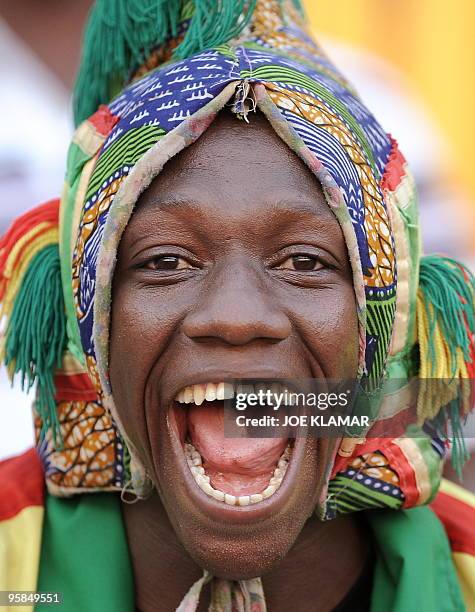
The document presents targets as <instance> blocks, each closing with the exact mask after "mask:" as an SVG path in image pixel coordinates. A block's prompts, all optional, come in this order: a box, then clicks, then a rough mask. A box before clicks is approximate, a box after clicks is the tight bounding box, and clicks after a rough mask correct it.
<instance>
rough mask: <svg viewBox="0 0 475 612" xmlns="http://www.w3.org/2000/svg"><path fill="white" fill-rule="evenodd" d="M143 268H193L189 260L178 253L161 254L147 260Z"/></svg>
mask: <svg viewBox="0 0 475 612" xmlns="http://www.w3.org/2000/svg"><path fill="white" fill-rule="evenodd" d="M144 268H146V269H147V270H157V271H166V272H168V271H174V270H192V269H194V268H195V266H193V265H192V264H191V263H190V262H189V261H187V260H186V259H185V258H183V257H178V255H161V256H160V257H154V258H153V259H152V260H150V261H148V262H147V263H146V264H145V265H144Z"/></svg>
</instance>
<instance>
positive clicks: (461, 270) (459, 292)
mask: <svg viewBox="0 0 475 612" xmlns="http://www.w3.org/2000/svg"><path fill="white" fill-rule="evenodd" d="M419 274H420V276H419V286H420V288H421V290H422V291H423V293H424V302H425V304H427V305H429V304H431V305H432V306H433V311H432V312H431V310H430V309H429V308H428V307H426V312H427V316H428V320H429V325H430V333H431V334H432V333H433V330H434V328H435V325H436V323H437V322H439V324H440V326H441V328H442V332H443V334H444V337H445V340H446V342H447V344H448V346H449V347H450V349H451V355H453V358H452V361H451V367H452V375H454V374H455V370H456V363H455V350H456V348H457V347H460V348H461V349H462V351H463V355H464V359H465V360H466V361H470V346H471V343H472V337H473V334H474V333H475V312H474V307H473V306H474V292H475V277H474V276H473V274H472V273H471V272H470V270H468V269H467V268H466V267H465V266H463V265H462V264H460V263H459V262H457V261H455V260H454V259H451V258H449V257H441V256H438V255H430V256H426V257H422V259H421V265H420V273H419ZM467 328H468V329H467ZM429 353H430V354H431V356H432V363H434V361H435V349H434V347H433V345H432V344H431V343H429ZM461 393H462V390H461ZM465 419H466V416H464V415H463V414H462V409H461V397H460V396H459V398H456V399H454V400H453V401H451V402H450V403H449V404H448V405H447V406H445V408H444V409H443V410H441V411H440V413H439V414H438V415H437V417H436V418H435V419H434V421H433V423H434V425H435V427H436V429H437V433H438V435H439V436H440V437H441V438H442V439H445V440H447V439H448V437H449V436H448V432H447V426H448V424H450V428H451V430H452V434H451V443H452V445H451V448H452V460H451V462H452V466H453V468H454V470H455V472H456V473H457V475H458V477H459V478H460V479H461V478H462V469H463V466H464V464H465V463H466V461H467V460H468V459H469V457H470V455H469V453H468V451H467V447H466V444H465V438H464V434H463V424H464V421H465Z"/></svg>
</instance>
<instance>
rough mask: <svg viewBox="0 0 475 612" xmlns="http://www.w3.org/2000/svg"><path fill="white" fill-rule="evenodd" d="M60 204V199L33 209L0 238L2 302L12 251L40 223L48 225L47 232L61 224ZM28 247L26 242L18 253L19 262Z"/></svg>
mask: <svg viewBox="0 0 475 612" xmlns="http://www.w3.org/2000/svg"><path fill="white" fill-rule="evenodd" d="M59 203H60V200H59V198H55V199H54V200H50V201H48V202H46V203H45V204H41V205H40V206H36V207H35V208H32V209H31V210H29V211H27V212H26V213H24V214H23V215H21V216H20V217H18V218H17V219H15V221H13V223H12V225H11V226H10V228H9V229H8V230H7V232H6V233H5V234H4V235H3V236H2V237H1V238H0V300H1V299H2V298H3V296H4V294H5V288H6V283H7V280H8V279H6V278H5V276H4V273H5V266H6V263H7V260H8V257H9V255H10V253H11V251H12V249H13V248H14V246H15V245H16V243H17V242H18V241H19V240H20V239H21V238H22V237H23V236H25V235H26V234H27V233H28V232H29V231H31V230H33V229H34V228H35V227H37V226H38V225H39V224H40V223H47V224H48V227H47V228H45V231H47V230H50V229H51V228H53V227H57V226H58V223H59ZM41 233H42V232H40V234H38V235H41ZM27 246H28V242H26V243H25V245H24V246H23V248H22V249H21V250H20V251H19V252H18V254H17V258H18V260H21V256H22V254H23V251H24V249H25V248H26V247H27Z"/></svg>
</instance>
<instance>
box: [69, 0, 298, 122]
mask: <svg viewBox="0 0 475 612" xmlns="http://www.w3.org/2000/svg"><path fill="white" fill-rule="evenodd" d="M256 2H257V0H97V1H96V4H95V6H94V7H93V9H92V11H91V13H90V16H89V20H88V24H87V27H86V31H85V34H84V41H83V56H82V60H81V66H80V69H79V73H78V77H77V80H76V85H75V89H74V96H73V104H74V116H75V123H76V125H78V124H79V123H81V122H82V121H84V120H85V119H87V117H89V116H90V115H91V114H92V113H94V112H95V111H96V109H97V107H98V106H99V105H100V104H105V103H107V102H109V100H111V99H112V97H113V96H114V95H116V94H118V93H119V91H120V90H121V89H122V88H123V87H124V86H125V85H126V84H127V82H128V80H129V79H130V77H131V75H132V73H133V71H134V70H135V69H137V68H138V67H139V66H140V65H141V64H142V63H143V62H144V61H145V60H146V59H147V57H148V56H149V54H150V53H151V52H152V50H153V49H155V48H156V47H158V46H160V45H162V44H163V43H165V42H166V41H167V40H169V39H170V38H172V37H175V36H177V34H178V33H179V30H180V24H181V23H183V22H184V21H186V20H188V19H189V20H190V21H189V24H188V28H187V30H186V33H185V36H184V39H183V41H182V42H181V43H180V44H179V45H178V47H177V48H176V49H175V51H174V53H173V58H174V59H185V58H187V57H190V56H192V55H194V54H196V53H199V52H200V51H204V50H205V49H211V48H213V47H216V46H218V45H221V44H223V43H226V42H228V41H229V40H231V39H233V38H236V37H237V36H239V35H240V34H241V32H242V31H243V30H244V28H245V27H246V26H247V24H248V23H249V21H250V20H251V18H252V15H253V12H254V10H255V8H256ZM292 2H293V3H294V5H295V6H296V7H297V8H298V10H299V11H303V9H302V5H301V1H300V0H292Z"/></svg>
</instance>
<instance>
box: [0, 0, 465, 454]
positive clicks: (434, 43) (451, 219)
mask: <svg viewBox="0 0 475 612" xmlns="http://www.w3.org/2000/svg"><path fill="white" fill-rule="evenodd" d="M91 4H92V0H73V1H72V0H70V1H69V2H65V1H64V0H21V1H18V0H0V116H1V117H2V121H1V127H0V234H1V233H3V232H4V231H5V229H6V228H7V227H8V225H9V223H10V222H11V220H12V219H13V217H15V216H17V215H18V214H20V213H21V212H23V211H24V210H26V209H28V208H30V207H31V206H34V205H36V204H39V203H41V202H42V201H45V200H46V199H49V198H52V197H55V196H58V195H59V194H60V193H61V189H62V183H63V175H64V170H65V160H66V151H67V147H68V142H69V139H70V136H71V133H72V120H71V108H70V106H71V105H70V90H71V86H72V83H73V81H74V76H75V71H76V68H77V65H78V62H79V50H80V42H81V33H82V28H83V25H84V22H85V20H86V16H87V12H88V10H89V8H90V6H91ZM304 4H305V6H306V9H307V13H308V16H309V18H310V21H311V25H312V28H313V30H314V32H315V33H316V35H317V37H318V39H319V40H320V42H321V43H322V45H323V47H324V49H325V50H326V51H327V54H328V55H329V56H330V57H331V58H332V59H333V60H334V61H335V63H336V64H337V65H338V66H339V68H340V69H341V70H342V72H344V73H345V75H346V76H347V77H349V78H350V80H351V81H352V82H353V84H354V85H355V86H356V88H357V89H358V90H359V92H360V95H361V97H362V98H363V100H364V102H365V103H366V105H367V106H368V107H369V108H370V109H371V110H372V111H373V112H374V114H375V115H376V117H377V118H378V119H379V121H380V123H381V124H382V125H383V127H384V128H385V129H386V130H387V131H388V132H390V133H391V134H392V135H393V136H394V137H395V138H396V139H397V140H398V142H399V145H400V148H401V150H402V151H403V152H404V155H405V156H406V158H407V159H408V161H409V162H410V164H411V166H412V169H413V172H414V173H415V176H416V181H417V184H418V189H419V196H420V207H421V217H422V229H423V240H424V249H425V251H426V252H434V251H438V252H444V253H447V254H450V255H453V256H455V257H458V258H459V259H460V260H462V261H463V262H464V263H466V264H468V265H469V266H470V267H471V268H472V269H475V240H473V239H472V235H473V230H474V227H475V198H474V196H473V194H474V193H475V172H474V170H473V162H472V142H473V137H474V135H475V134H474V131H475V130H474V128H473V123H472V112H473V109H474V108H475V38H474V36H473V23H474V22H475V3H474V2H473V1H472V0H455V2H452V3H448V2H446V1H445V0H393V1H392V2H387V1H386V2H385V1H381V0H339V2H337V3H335V2H333V3H332V2H328V1H324V0H304ZM30 400H31V398H30V397H27V396H25V395H24V394H22V393H21V392H20V390H19V389H17V388H15V389H12V388H11V386H10V383H9V382H8V380H7V377H6V375H5V372H4V371H1V370H0V459H2V458H4V457H7V456H10V455H13V454H16V453H19V452H22V451H23V450H25V449H26V448H28V447H29V446H31V445H32V443H33V431H32V424H31V416H30V408H29V404H30Z"/></svg>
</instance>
